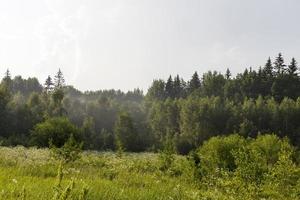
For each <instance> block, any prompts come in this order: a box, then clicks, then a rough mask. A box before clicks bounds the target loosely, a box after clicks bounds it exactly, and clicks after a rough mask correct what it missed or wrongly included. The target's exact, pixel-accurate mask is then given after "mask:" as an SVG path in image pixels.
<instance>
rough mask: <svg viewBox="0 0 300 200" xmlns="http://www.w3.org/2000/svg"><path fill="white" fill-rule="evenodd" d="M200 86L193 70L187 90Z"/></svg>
mask: <svg viewBox="0 0 300 200" xmlns="http://www.w3.org/2000/svg"><path fill="white" fill-rule="evenodd" d="M200 87H201V83H200V79H199V76H198V73H197V72H195V73H194V74H193V76H192V79H191V80H190V82H189V91H190V92H193V91H195V90H197V89H199V88H200Z"/></svg>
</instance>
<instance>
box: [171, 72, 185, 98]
mask: <svg viewBox="0 0 300 200" xmlns="http://www.w3.org/2000/svg"><path fill="white" fill-rule="evenodd" d="M173 86H174V97H175V98H180V97H182V96H183V85H182V82H181V80H180V77H179V75H177V76H175V78H174V82H173Z"/></svg>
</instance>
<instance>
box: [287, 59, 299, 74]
mask: <svg viewBox="0 0 300 200" xmlns="http://www.w3.org/2000/svg"><path fill="white" fill-rule="evenodd" d="M287 70H288V73H289V74H290V75H292V76H297V70H298V66H297V61H296V59H295V58H292V61H291V63H290V64H289V66H288V69H287Z"/></svg>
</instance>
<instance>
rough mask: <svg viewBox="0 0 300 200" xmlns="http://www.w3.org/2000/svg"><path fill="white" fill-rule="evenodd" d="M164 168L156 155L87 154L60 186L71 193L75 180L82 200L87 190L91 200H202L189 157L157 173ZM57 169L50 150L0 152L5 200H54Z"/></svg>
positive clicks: (0, 187) (66, 172)
mask: <svg viewBox="0 0 300 200" xmlns="http://www.w3.org/2000/svg"><path fill="white" fill-rule="evenodd" d="M159 162H160V161H159V159H158V155H157V154H151V153H140V154H125V155H124V156H123V157H122V158H119V157H117V156H116V155H115V154H113V153H97V152H84V154H83V156H82V157H81V158H80V159H79V160H78V161H76V162H74V163H71V164H67V165H66V166H64V168H63V174H64V177H63V180H62V183H61V185H62V188H66V187H67V186H68V185H69V184H70V182H71V180H74V188H73V189H72V191H71V194H70V196H69V198H68V199H79V197H80V195H81V193H82V192H83V191H82V190H83V188H84V187H87V188H88V195H87V199H120V200H121V199H122V200H123V199H147V200H148V199H162V200H163V199H168V200H169V199H196V198H197V191H198V189H197V186H196V184H195V183H194V182H193V181H191V180H192V178H191V174H189V173H190V172H189V170H188V168H189V163H188V162H187V160H186V159H185V158H184V157H180V156H177V157H176V160H175V162H174V165H179V166H176V168H177V169H176V170H175V169H174V170H170V171H168V172H162V171H161V170H159V169H158V166H160V164H159ZM176 163H177V164H176ZM180 165H182V166H180ZM183 165H185V166H183ZM58 166H59V163H58V161H56V160H53V159H51V157H50V152H49V150H47V149H35V148H30V149H27V148H23V147H16V148H6V147H1V148H0V198H1V199H24V198H25V199H52V197H53V196H54V195H55V185H56V184H57V171H58ZM24 196H25V197H24Z"/></svg>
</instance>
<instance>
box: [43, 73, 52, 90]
mask: <svg viewBox="0 0 300 200" xmlns="http://www.w3.org/2000/svg"><path fill="white" fill-rule="evenodd" d="M53 86H54V83H53V82H52V78H51V76H48V77H47V79H46V81H45V84H44V88H45V92H46V93H49V92H51V91H52V89H53Z"/></svg>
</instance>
